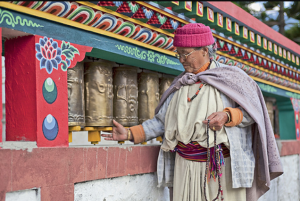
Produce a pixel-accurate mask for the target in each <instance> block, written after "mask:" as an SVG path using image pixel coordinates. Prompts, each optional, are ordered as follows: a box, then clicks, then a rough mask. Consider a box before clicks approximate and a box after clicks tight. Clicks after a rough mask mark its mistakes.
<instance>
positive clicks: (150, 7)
mask: <svg viewBox="0 0 300 201" xmlns="http://www.w3.org/2000/svg"><path fill="white" fill-rule="evenodd" d="M136 3H138V4H140V5H142V6H145V7H148V8H149V9H151V10H153V11H156V12H158V13H161V14H163V15H164V16H167V17H170V18H172V19H174V20H176V21H178V22H181V23H183V24H189V22H188V21H185V20H183V19H181V18H179V17H177V16H175V15H172V14H170V13H168V12H166V11H163V10H160V9H159V8H156V7H154V6H152V5H150V4H148V3H145V2H144V1H136ZM178 5H179V1H178Z"/></svg>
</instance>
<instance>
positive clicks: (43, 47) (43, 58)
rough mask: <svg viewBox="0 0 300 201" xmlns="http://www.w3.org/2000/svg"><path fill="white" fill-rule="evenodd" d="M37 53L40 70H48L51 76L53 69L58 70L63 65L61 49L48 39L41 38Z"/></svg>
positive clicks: (36, 47)
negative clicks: (59, 65)
mask: <svg viewBox="0 0 300 201" xmlns="http://www.w3.org/2000/svg"><path fill="white" fill-rule="evenodd" d="M35 49H36V51H37V53H36V58H37V59H38V60H39V61H40V69H43V68H46V71H47V73H49V74H51V73H52V71H53V68H55V69H56V70H57V69H58V64H60V63H61V48H59V47H58V44H57V42H56V41H53V39H52V38H50V39H48V38H47V37H44V38H40V41H39V43H36V44H35Z"/></svg>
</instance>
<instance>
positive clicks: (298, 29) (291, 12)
mask: <svg viewBox="0 0 300 201" xmlns="http://www.w3.org/2000/svg"><path fill="white" fill-rule="evenodd" d="M254 2H256V1H233V3H234V4H236V5H237V6H239V7H241V8H243V9H244V10H245V11H247V12H249V13H250V14H252V15H253V16H254V17H256V18H258V19H259V20H261V21H262V22H263V23H265V24H267V25H268V26H270V27H273V26H274V25H277V26H278V27H279V33H281V34H282V35H285V36H286V37H288V38H290V39H291V40H293V41H294V42H296V43H298V44H299V42H300V34H299V33H300V26H299V22H297V23H289V22H287V19H286V17H285V15H287V17H288V18H294V19H296V20H300V3H299V1H294V2H293V3H292V4H291V5H290V6H289V7H288V8H284V2H283V1H266V2H264V3H263V6H264V8H265V10H260V11H255V10H253V9H251V8H250V7H249V4H251V3H254ZM270 10H274V11H275V10H278V15H277V17H276V18H272V17H271V16H270V15H268V14H267V11H270ZM286 25H293V26H292V27H291V28H289V29H288V30H285V26H286Z"/></svg>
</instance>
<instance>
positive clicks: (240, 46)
mask: <svg viewBox="0 0 300 201" xmlns="http://www.w3.org/2000/svg"><path fill="white" fill-rule="evenodd" d="M213 36H214V37H215V38H219V39H221V40H223V41H225V42H228V43H230V44H232V45H234V46H236V47H239V48H242V49H244V50H247V51H248V52H250V53H252V54H255V55H257V56H259V57H261V58H262V59H266V60H268V61H271V62H272V63H275V64H276V65H279V66H283V67H284V68H287V69H289V70H291V71H294V72H298V71H296V70H294V69H293V68H290V67H288V66H284V65H283V64H281V63H279V62H277V61H276V60H273V59H270V58H268V57H266V56H264V55H261V54H258V53H257V52H255V51H253V50H251V49H247V48H245V47H244V46H242V45H240V44H238V43H235V42H233V41H230V40H228V39H226V38H223V37H222V36H219V35H217V34H214V33H213ZM232 59H234V60H237V58H236V57H232ZM266 72H267V71H266ZM268 72H269V71H268ZM270 72H271V73H272V71H270Z"/></svg>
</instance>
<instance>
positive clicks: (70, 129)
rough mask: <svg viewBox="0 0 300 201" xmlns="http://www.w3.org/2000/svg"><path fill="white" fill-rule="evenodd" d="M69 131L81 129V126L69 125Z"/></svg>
mask: <svg viewBox="0 0 300 201" xmlns="http://www.w3.org/2000/svg"><path fill="white" fill-rule="evenodd" d="M69 131H81V127H80V126H69Z"/></svg>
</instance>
